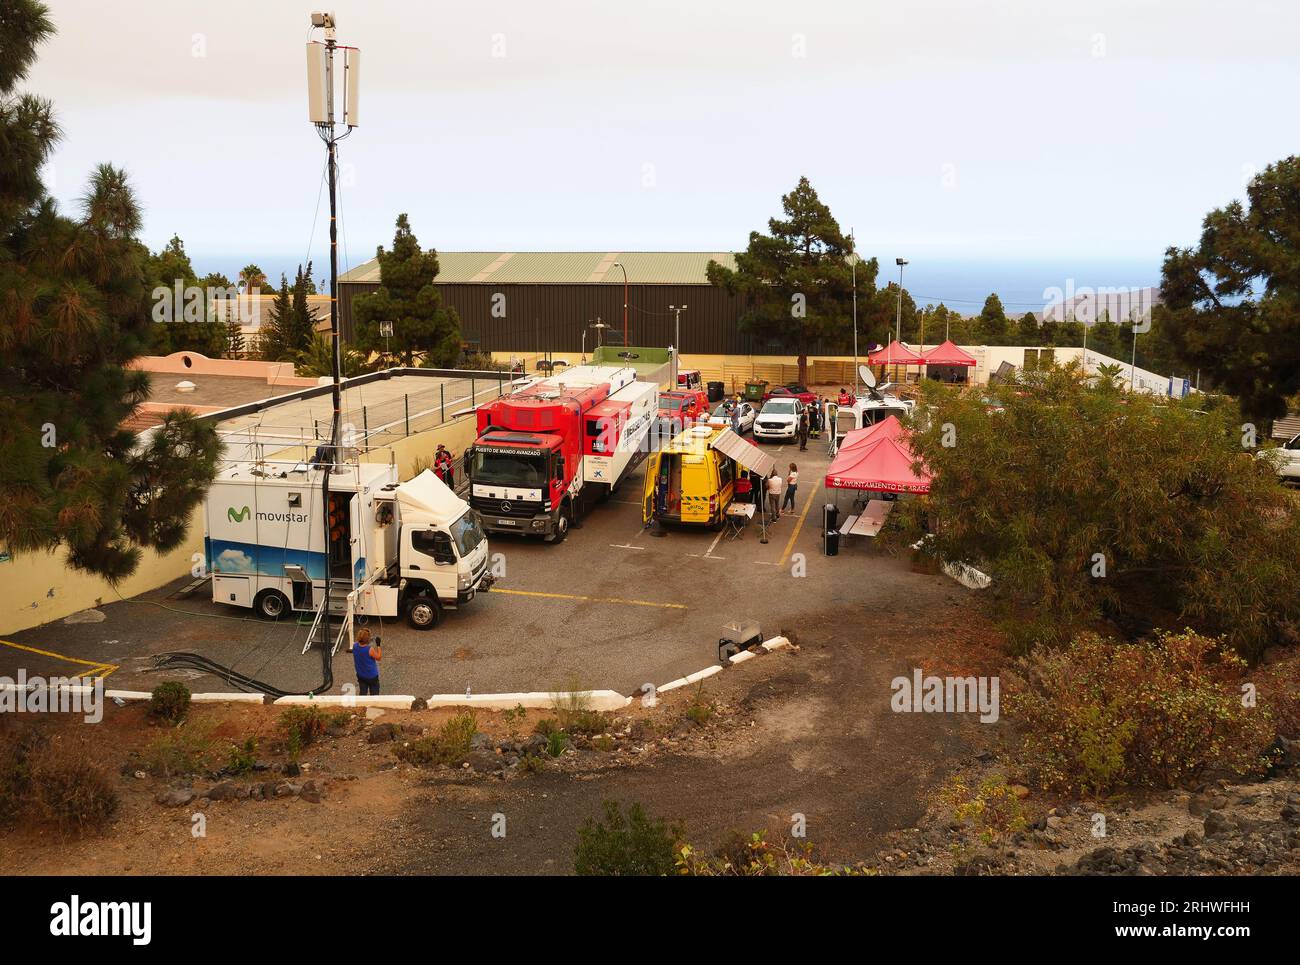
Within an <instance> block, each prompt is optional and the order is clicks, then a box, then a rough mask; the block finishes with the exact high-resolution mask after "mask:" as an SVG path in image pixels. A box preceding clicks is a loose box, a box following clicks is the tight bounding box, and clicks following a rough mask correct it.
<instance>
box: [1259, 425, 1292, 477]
mask: <svg viewBox="0 0 1300 965" xmlns="http://www.w3.org/2000/svg"><path fill="white" fill-rule="evenodd" d="M1255 456H1256V458H1258V459H1266V460H1268V462H1269V463H1270V464H1271V465H1272V466H1273V470H1274V471H1275V472H1276V473H1277V474H1278V475H1279V476H1281V477H1282V479H1283V480H1284V481H1286V482H1289V483H1293V484H1297V485H1300V435H1297V436H1292V437H1291V438H1290V439H1288V440H1287V441H1286V442H1284V443H1282V445H1280V446H1278V447H1277V448H1276V449H1261V450H1260V451H1259V452H1257V453H1255Z"/></svg>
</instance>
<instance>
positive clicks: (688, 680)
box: [0, 637, 797, 711]
mask: <svg viewBox="0 0 1300 965" xmlns="http://www.w3.org/2000/svg"><path fill="white" fill-rule="evenodd" d="M759 647H760V649H759V650H742V651H741V652H740V653H737V654H733V655H732V656H731V657H729V658H728V659H727V663H726V666H729V667H734V666H737V665H739V664H742V663H744V662H745V661H747V660H753V659H754V658H755V657H758V656H762V655H763V654H764V653H773V652H775V651H777V650H794V649H797V648H796V647H795V645H794V644H792V643H791V642H790V641H789V640H788V639H786V638H785V637H773V638H772V639H770V640H764V641H763V642H762V643H761V644H760V645H759ZM723 669H724V665H723V664H716V663H715V664H713V665H712V666H710V667H705V668H704V669H703V670H697V671H695V673H692V674H687V675H686V676H685V677H678V678H677V679H676V680H670V681H669V682H668V683H666V684H664V685H663V686H662V687H656V688H655V693H656V694H662V693H667V692H671V691H673V690H677V689H679V688H681V687H687V686H689V685H691V684H694V683H699V682H700V681H701V680H707V679H708V678H709V677H712V676H713V675H714V674H718V673H721V672H722V671H723ZM5 688H7V689H11V690H16V689H18V687H17V685H15V684H3V685H0V689H5ZM61 689H62V688H61ZM66 689H68V690H69V691H70V692H80V693H82V694H88V693H89V692H90V690H91V688H90V687H88V686H85V685H80V686H69V687H67V688H66ZM104 696H105V697H108V698H109V699H117V700H148V699H149V698H150V697H151V696H152V694H150V693H148V692H146V691H143V690H106V691H104ZM637 696H643V695H640V694H638V695H637ZM569 699H576V700H579V701H581V703H582V704H583V706H585V707H588V708H589V709H591V710H597V711H611V710H622V709H623V708H624V707H627V706H628V705H630V704H631V703H632V700H633V698H632V697H627V696H624V695H623V694H620V693H618V691H615V690H580V691H575V692H572V693H547V692H541V691H531V692H527V693H522V692H521V693H513V694H433V695H432V696H431V697H428V698H425V699H424V700H420V699H419V698H417V697H415V696H413V695H410V694H384V695H382V696H378V697H357V696H354V695H350V694H339V695H336V694H320V695H312V694H293V695H290V696H288V697H279V698H277V699H275V700H271V699H270V698H268V697H267V696H266V695H264V694H245V693H200V694H190V701H191V702H192V703H201V704H213V703H232V704H263V703H270V704H273V705H275V706H277V707H305V706H309V705H311V704H321V705H324V706H329V707H379V708H383V709H385V710H419V709H422V708H433V707H474V708H482V709H483V710H513V709H514V708H516V707H524V708H528V709H540V708H547V707H553V706H555V704H556V703H562V702H564V701H565V700H569Z"/></svg>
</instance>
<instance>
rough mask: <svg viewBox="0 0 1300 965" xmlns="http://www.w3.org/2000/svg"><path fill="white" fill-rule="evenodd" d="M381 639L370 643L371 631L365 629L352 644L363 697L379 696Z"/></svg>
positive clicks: (354, 664)
mask: <svg viewBox="0 0 1300 965" xmlns="http://www.w3.org/2000/svg"><path fill="white" fill-rule="evenodd" d="M383 656H384V655H383V652H382V651H381V650H380V649H379V640H378V638H376V639H375V642H374V645H373V646H372V645H371V643H370V631H369V630H368V629H363V630H362V631H361V632H360V633H358V634H357V639H356V642H354V643H353V644H352V664H353V666H354V667H356V669H357V689H358V690H359V691H360V693H361V696H362V697H378V696H379V661H380V660H382V659H383Z"/></svg>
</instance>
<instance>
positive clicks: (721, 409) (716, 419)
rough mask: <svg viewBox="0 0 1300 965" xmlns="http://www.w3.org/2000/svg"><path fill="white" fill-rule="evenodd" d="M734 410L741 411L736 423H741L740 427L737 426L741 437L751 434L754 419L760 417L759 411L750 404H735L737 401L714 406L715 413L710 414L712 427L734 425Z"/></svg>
mask: <svg viewBox="0 0 1300 965" xmlns="http://www.w3.org/2000/svg"><path fill="white" fill-rule="evenodd" d="M732 409H739V410H740V413H739V417H738V418H737V420H736V421H737V423H739V425H738V426H737V431H738V432H740V433H741V435H744V434H745V433H746V432H749V431H750V430H751V429H753V428H754V419H755V417H756V416H757V415H758V413H757V411H756V410H755V409H754V407H753V406H752V405H750V404H749V403H748V402H735V401H732V402H731V403H730V404H728V403H726V402H719V403H718V404H717V405H716V406H714V408H713V412H711V413H710V414H709V425H711V426H730V425H732V421H731V410H732Z"/></svg>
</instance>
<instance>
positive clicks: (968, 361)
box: [922, 339, 975, 365]
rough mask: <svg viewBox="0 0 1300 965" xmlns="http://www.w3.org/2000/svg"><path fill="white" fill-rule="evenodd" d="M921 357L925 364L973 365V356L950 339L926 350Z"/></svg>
mask: <svg viewBox="0 0 1300 965" xmlns="http://www.w3.org/2000/svg"><path fill="white" fill-rule="evenodd" d="M922 358H923V359H924V360H925V364H926V365H974V364H975V356H973V355H971V354H970V353H969V352H966V351H963V350H962V349H960V348H958V347H957V346H956V345H954V344H953V343H952V340H951V339H950V340H949V341H947V342H944V343H943V344H942V345H936V346H935V347H934V348H932V349H930V351H928V352H926V353H925V354H924V355H923V356H922Z"/></svg>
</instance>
